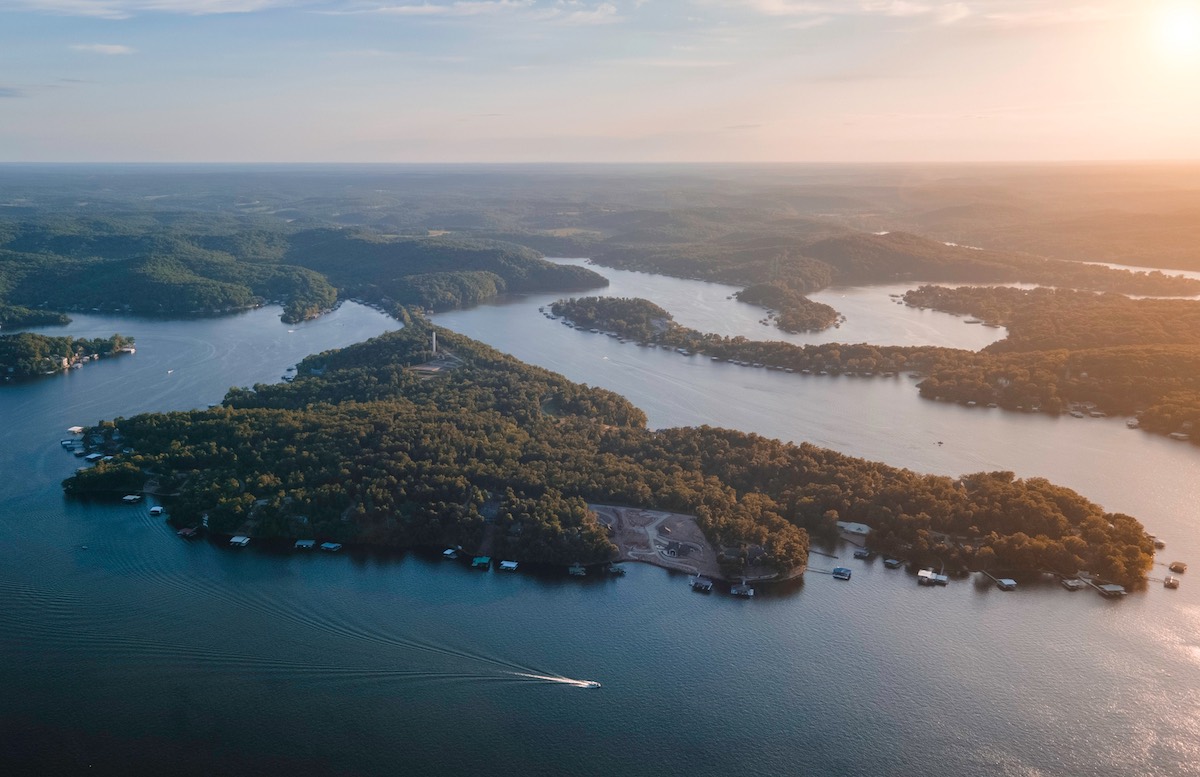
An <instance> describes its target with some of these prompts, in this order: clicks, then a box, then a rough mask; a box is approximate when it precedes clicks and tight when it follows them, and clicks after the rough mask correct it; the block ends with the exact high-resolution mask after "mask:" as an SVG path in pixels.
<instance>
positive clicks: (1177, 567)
mask: <svg viewBox="0 0 1200 777" xmlns="http://www.w3.org/2000/svg"><path fill="white" fill-rule="evenodd" d="M1167 569H1169V570H1171V571H1172V572H1178V573H1179V574H1181V575H1182V574H1183V573H1184V572H1186V571H1187V564H1185V563H1183V562H1182V561H1172V562H1171V565H1170V566H1168V567H1167Z"/></svg>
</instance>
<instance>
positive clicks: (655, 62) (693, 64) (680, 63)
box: [615, 59, 733, 69]
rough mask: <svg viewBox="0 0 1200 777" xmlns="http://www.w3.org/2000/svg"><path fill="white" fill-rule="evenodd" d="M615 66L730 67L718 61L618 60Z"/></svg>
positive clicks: (722, 61) (726, 63)
mask: <svg viewBox="0 0 1200 777" xmlns="http://www.w3.org/2000/svg"><path fill="white" fill-rule="evenodd" d="M615 64H618V65H634V66H636V67H662V68H681V69H696V68H708V67H726V66H728V65H732V64H733V63H732V62H729V61H728V60H719V59H620V60H617V61H616V63H615Z"/></svg>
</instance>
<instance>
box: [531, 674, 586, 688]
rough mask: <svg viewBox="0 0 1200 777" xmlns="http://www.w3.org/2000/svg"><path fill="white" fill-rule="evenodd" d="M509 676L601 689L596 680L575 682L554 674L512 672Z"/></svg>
mask: <svg viewBox="0 0 1200 777" xmlns="http://www.w3.org/2000/svg"><path fill="white" fill-rule="evenodd" d="M509 674H512V675H514V676H515V677H524V678H526V679H528V680H538V681H540V682H544V683H560V684H562V685H573V686H575V687H576V688H599V687H600V683H598V682H596V681H595V680H575V679H572V678H570V677H559V676H557V675H552V674H529V673H527V672H510V673H509Z"/></svg>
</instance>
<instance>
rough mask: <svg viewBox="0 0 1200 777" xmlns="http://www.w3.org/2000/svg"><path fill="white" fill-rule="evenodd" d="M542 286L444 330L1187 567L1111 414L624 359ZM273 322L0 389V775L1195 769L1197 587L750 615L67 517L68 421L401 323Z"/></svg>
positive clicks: (116, 327)
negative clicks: (542, 310) (1097, 526)
mask: <svg viewBox="0 0 1200 777" xmlns="http://www.w3.org/2000/svg"><path fill="white" fill-rule="evenodd" d="M604 272H605V273H606V274H610V275H611V276H612V277H613V278H614V285H613V287H612V288H611V289H609V290H608V292H609V293H614V294H622V295H629V294H632V293H638V294H640V295H641V296H648V297H650V298H652V299H654V300H655V301H657V302H659V303H660V304H662V305H664V306H665V307H667V308H668V309H670V310H672V312H674V313H676V314H677V315H679V316H680V319H681V320H683V321H684V323H687V324H689V325H691V326H697V327H698V328H702V329H708V330H718V331H725V332H727V333H729V334H734V333H738V332H739V330H740V329H741V328H748V330H749V331H746V332H742V333H745V334H748V335H749V334H750V332H755V333H756V334H755V336H758V337H761V336H762V334H761V333H763V332H766V331H767V330H766V329H765V328H763V327H761V326H759V325H758V324H756V323H755V322H756V320H757V318H759V317H760V316H761V314H758V313H757V311H754V310H753V309H749V310H750V314H749V318H748V319H745V318H738V316H741V315H742V313H741V312H738V311H737V310H736V309H737V308H747V306H741V305H738V304H737V303H735V302H733V301H728V300H725V299H724V297H725V296H727V293H728V292H727V290H726V287H713V286H711V285H709V284H697V283H692V282H687V281H673V280H669V279H661V278H652V277H651V276H644V275H637V274H632V273H630V274H618V273H613V272H611V271H608V270H604ZM625 276H632V277H631V279H629V280H628V283H629V284H633V285H627V283H626V281H627V279H626V277H625ZM650 283H653V284H655V285H654V286H653V291H646V290H645V289H647V288H650V287H649V286H647V284H650ZM639 289H642V290H640V291H639ZM831 293H846V294H847V299H850V298H853V299H854V300H855V303H854V304H855V305H857V306H858V307H856V308H855V310H857V311H861V313H858V314H857V315H858V316H860V317H862V318H863V319H864V320H863V321H861V322H858V323H855V324H853V325H854V326H860V327H861V330H860V331H862V332H870V331H875V332H878V333H879V338H880V339H879V340H877V341H879V342H887V340H886V339H882V338H884V337H885V335H886V333H887V332H889V331H895V332H896V333H897V337H898V338H901V337H904V338H910V339H908V340H902V341H905V342H914V341H917V342H920V341H924V342H937V343H939V344H960V343H961V341H960V340H959V338H965V337H979V336H982V335H983V333H981V332H980V331H979V328H977V327H969V326H964V325H963V324H962V322H961V320H960V319H956V318H954V317H951V316H942V315H941V314H933V313H928V312H927V313H921V312H920V311H909V310H908V309H907V308H902V307H901V306H898V305H894V304H892V303H890V302H889V301H888V300H889V298H888V297H887V294H888V293H889V292H887V291H883V292H882V293H878V292H877V291H876V290H866V291H862V292H861V293H860V292H859V291H855V292H831ZM698 298H699V299H702V300H705V303H704V305H697V304H696V303H695V300H696V299H698ZM551 299H553V297H549V296H547V297H528V298H524V299H522V300H517V301H509V302H508V303H507V304H503V305H491V306H485V307H481V308H477V309H475V310H471V311H462V312H457V313H453V314H446V315H443V316H439V317H438V320H439V322H440V323H443V324H445V325H447V326H451V327H453V328H455V329H457V330H459V331H462V332H464V333H466V334H468V335H471V336H473V337H477V338H479V339H482V340H485V341H487V342H490V343H492V344H494V345H497V346H499V347H500V348H502V349H504V350H508V351H510V352H513V353H516V354H517V355H518V356H520V357H521V358H523V359H526V360H528V361H531V362H534V363H538V364H543V365H545V366H548V367H551V368H553V369H555V370H558V371H561V372H563V373H565V374H567V375H568V376H569V377H572V378H574V379H576V380H582V381H586V382H589V383H593V384H596V385H602V386H606V387H609V388H613V389H616V390H618V391H621V392H622V393H624V394H626V395H627V396H629V397H630V398H631V399H632V400H633V401H634V402H636V403H637V404H639V405H640V406H642V407H643V408H645V409H646V410H647V412H648V413H649V414H650V416H651V422H652V424H653V425H655V426H665V425H669V424H680V423H684V424H690V423H701V422H707V423H714V424H722V425H727V426H735V427H738V428H743V429H747V430H751V431H759V432H763V433H769V434H773V435H776V436H782V437H785V438H788V439H811V440H814V441H817V442H820V443H822V444H826V445H830V446H833V447H836V448H838V449H839V450H843V451H847V452H851V453H856V454H860V455H865V456H870V457H873V458H881V459H884V460H887V461H889V462H891V463H893V464H900V465H904V466H911V467H915V468H919V469H922V470H928V471H939V472H962V471H970V470H977V469H981V468H1007V469H1015V470H1017V471H1019V472H1021V473H1023V474H1034V473H1037V474H1044V475H1046V476H1049V477H1051V478H1052V479H1055V480H1057V481H1059V482H1063V483H1066V484H1068V485H1072V486H1074V487H1076V488H1079V489H1080V490H1081V491H1083V492H1084V493H1085V494H1087V495H1088V496H1090V497H1092V498H1094V499H1097V500H1099V501H1101V502H1102V503H1104V504H1106V506H1109V507H1110V508H1113V509H1124V510H1128V511H1130V512H1133V513H1135V514H1137V515H1140V516H1142V517H1143V518H1145V519H1146V522H1147V523H1148V525H1149V526H1150V529H1151V530H1152V531H1157V533H1159V534H1160V535H1161V536H1163V537H1164V538H1165V539H1166V540H1167V541H1168V543H1170V546H1169V550H1168V554H1169V555H1170V556H1171V557H1172V558H1174V557H1179V558H1190V559H1192V560H1195V559H1196V557H1197V556H1196V553H1195V551H1196V550H1197V548H1196V545H1195V540H1194V534H1195V533H1194V531H1192V530H1190V522H1191V521H1192V519H1193V516H1192V511H1193V509H1194V507H1193V506H1194V505H1195V504H1196V503H1197V501H1196V496H1197V495H1196V494H1195V493H1194V490H1195V489H1196V484H1197V483H1198V482H1200V480H1198V479H1197V477H1196V475H1197V474H1198V473H1197V467H1198V466H1200V457H1198V456H1197V455H1196V452H1195V449H1193V448H1191V447H1189V446H1186V445H1185V446H1180V445H1171V444H1169V443H1168V442H1167V441H1161V440H1156V439H1154V438H1150V437H1148V436H1146V435H1142V434H1140V433H1136V432H1130V431H1128V430H1126V429H1125V428H1124V427H1123V425H1121V423H1120V422H1119V421H1118V420H1113V421H1109V422H1105V421H1092V420H1087V421H1081V420H1076V419H1070V420H1069V421H1058V420H1053V419H1047V418H1041V417H1034V416H1020V415H1011V414H1001V413H999V412H998V411H985V410H978V411H972V410H967V409H965V408H958V407H952V406H946V405H940V404H934V403H928V402H922V401H920V400H918V399H917V398H916V395H915V389H914V388H913V387H912V385H911V384H910V382H909V381H908V379H898V380H891V381H886V380H862V379H849V378H837V379H824V380H821V379H817V378H807V379H806V378H803V377H801V376H797V375H785V374H781V373H767V372H763V371H755V370H747V369H739V368H736V367H732V366H730V365H722V364H713V363H711V362H706V361H701V360H700V359H698V358H693V359H685V358H684V357H679V356H676V355H673V354H670V353H667V352H665V351H655V352H651V351H648V350H646V349H639V348H637V347H635V346H632V345H627V346H621V345H618V344H617V343H616V342H615V341H613V340H610V339H609V338H605V337H598V336H594V335H586V334H584V333H580V332H576V331H574V330H568V329H567V328H566V327H563V326H562V325H560V324H557V323H555V322H552V321H549V320H547V319H545V318H544V317H542V316H541V315H539V314H538V313H537V308H538V306H539V305H542V304H545V303H546V302H548V301H550V300H551ZM705 306H707V307H705ZM840 309H842V310H843V311H845V312H847V313H848V314H849V305H845V306H840ZM685 310H690V311H693V313H692V315H695V316H696V317H697V318H696V319H694V320H687V319H685V318H684V316H683V315H681V314H682V313H683V312H684V311H685ZM276 316H277V311H270V310H264V311H257V312H254V313H250V314H246V315H244V316H238V317H236V318H230V319H220V320H202V321H191V322H174V323H159V322H155V323H153V324H150V323H148V322H144V321H138V320H128V319H114V318H108V317H105V318H87V317H84V318H81V319H80V320H79V321H78V322H77V323H76V324H74V325H72V327H70V329H69V330H68V331H69V332H70V333H72V334H79V335H83V334H86V335H97V334H111V333H112V332H113V331H120V332H122V333H126V334H133V335H135V336H137V337H138V353H137V354H136V355H135V356H133V357H129V358H126V359H120V360H112V361H106V362H100V363H97V364H93V365H89V366H88V367H86V368H84V369H82V370H80V371H77V372H75V373H73V374H71V375H67V376H61V377H56V378H51V379H47V380H43V381H39V382H36V383H32V384H24V385H21V386H17V387H6V388H4V390H3V391H2V392H0V412H2V414H3V418H4V421H5V426H6V428H7V432H8V434H7V440H6V442H7V445H5V446H3V447H2V448H0V464H2V465H3V466H4V469H5V472H6V474H7V475H8V476H7V477H6V478H5V479H4V480H3V481H0V547H3V548H4V549H5V553H4V555H3V563H2V564H0V591H3V593H4V594H5V597H6V600H7V603H8V605H9V606H8V608H7V613H6V614H7V616H8V617H6V618H5V619H4V621H3V623H4V626H3V628H0V651H2V652H0V659H2V660H0V683H2V687H4V689H5V692H4V693H3V694H2V695H0V731H2V732H3V734H0V748H2V749H0V762H2V763H4V764H5V765H6V771H7V772H10V773H39V774H48V773H63V774H66V773H76V772H80V771H84V770H85V769H86V770H88V771H91V772H94V773H118V772H120V773H122V774H127V773H130V772H131V771H132V772H135V773H136V772H142V771H149V770H151V769H156V770H161V771H162V773H168V774H177V773H195V774H232V773H239V774H246V773H277V772H283V771H285V770H286V771H288V772H291V773H296V774H328V773H344V774H385V773H386V774H396V773H403V774H468V773H472V774H473V773H478V772H479V771H481V770H488V771H497V772H501V773H504V772H513V773H518V774H530V775H542V774H544V775H561V774H565V773H570V774H581V775H612V774H631V775H658V774H680V775H729V774H761V775H778V774H846V775H890V774H900V773H914V772H917V771H924V772H931V773H939V774H940V773H947V774H962V773H982V774H1003V775H1007V774H1012V775H1028V774H1070V775H1143V774H1149V773H1156V774H1194V773H1196V767H1195V766H1194V763H1195V762H1196V759H1197V757H1198V756H1200V712H1198V709H1200V688H1198V683H1197V675H1198V670H1200V598H1198V597H1197V596H1196V594H1195V591H1194V590H1193V586H1191V585H1190V583H1191V581H1190V580H1188V579H1186V578H1185V581H1184V587H1183V588H1182V589H1181V590H1179V591H1175V592H1168V591H1163V590H1162V589H1161V588H1156V587H1152V588H1151V589H1150V590H1149V591H1148V592H1146V593H1144V594H1139V595H1135V596H1130V597H1128V598H1127V599H1125V600H1123V601H1119V602H1110V601H1106V600H1102V599H1100V598H1099V597H1097V596H1094V595H1091V594H1089V593H1084V592H1080V593H1075V594H1070V593H1067V592H1065V591H1063V590H1061V589H1059V588H1057V587H1055V586H1052V585H1046V586H1042V587H1039V586H1036V585H1034V586H1025V587H1023V588H1022V590H1020V591H1018V592H1016V593H1011V594H1005V593H1001V592H999V591H997V590H995V589H994V588H991V587H989V586H986V585H982V584H977V583H975V582H972V581H956V582H954V583H953V584H952V585H951V586H949V587H948V588H945V589H936V590H926V589H921V588H918V587H917V586H916V584H915V581H914V579H913V578H912V577H911V576H908V575H906V574H905V573H903V572H901V571H892V570H885V569H883V568H882V566H881V565H879V564H878V563H872V564H864V563H862V562H856V561H850V562H849V564H850V565H851V566H852V567H853V569H854V572H855V574H854V579H853V580H852V581H851V582H849V583H840V582H836V581H833V580H832V579H831V578H829V577H828V576H825V575H821V574H816V573H813V574H810V575H808V576H807V577H806V578H805V580H804V582H803V583H802V584H801V585H799V586H797V587H796V588H794V589H792V590H789V591H780V592H776V593H774V594H769V595H766V596H761V597H759V598H757V599H755V600H753V601H742V600H735V599H732V598H729V597H726V596H720V595H714V596H700V595H694V594H692V593H691V592H690V591H689V590H688V589H687V588H686V586H685V585H684V579H683V578H682V577H679V576H673V575H671V574H668V573H666V572H664V571H663V570H659V569H656V568H652V567H646V566H641V565H632V566H631V568H630V572H629V575H628V576H626V577H625V578H621V579H617V580H598V579H590V578H589V579H586V580H583V581H579V580H573V579H568V578H565V576H559V575H555V574H545V575H531V574H523V573H522V574H517V575H502V574H499V573H478V572H472V571H471V570H468V569H464V568H462V567H459V566H456V565H454V564H450V563H445V562H441V561H438V560H436V559H431V558H427V557H425V556H423V555H420V554H407V555H403V556H384V555H377V554H354V553H344V554H341V555H322V554H310V555H272V554H269V553H264V552H261V551H259V550H256V549H255V548H254V547H251V548H248V549H246V550H245V551H240V552H233V551H229V550H227V549H225V548H222V547H218V546H213V545H209V544H206V543H192V544H189V543H185V542H182V541H180V540H178V539H177V538H176V537H175V536H174V535H173V533H172V532H171V531H170V530H169V529H168V528H167V527H166V525H165V524H163V523H162V522H161V521H160V520H158V519H154V518H151V517H150V516H149V515H148V508H149V506H148V505H138V506H133V507H125V506H115V505H81V504H76V503H68V502H65V501H64V500H63V498H62V496H61V492H60V490H59V487H58V482H59V480H60V479H61V478H63V477H65V476H66V475H68V474H70V472H71V471H72V470H73V469H74V467H76V466H77V460H76V459H74V458H73V457H71V456H69V455H67V454H65V453H63V452H62V451H61V450H60V448H59V445H58V439H59V438H60V437H61V436H63V430H64V429H65V428H66V427H67V426H69V425H71V424H74V423H89V422H94V421H95V420H98V419H99V418H109V417H113V416H116V415H128V414H132V413H135V412H141V411H144V410H166V409H172V408H193V407H203V406H204V405H206V404H208V403H211V402H215V401H217V400H218V399H219V398H220V396H221V394H222V393H223V391H224V390H225V388H227V387H228V386H230V385H245V384H249V383H253V382H256V381H270V380H275V379H278V377H279V376H280V375H282V374H283V370H284V369H285V368H286V367H287V366H288V365H290V364H293V363H295V361H296V360H298V359H299V358H300V357H301V356H303V355H305V354H307V353H309V352H312V351H317V350H322V349H325V348H329V347H335V346H339V345H344V344H348V343H350V342H355V341H358V340H362V339H365V338H366V337H369V336H371V335H374V334H377V333H380V332H382V331H384V330H386V329H389V328H392V327H393V326H394V324H393V322H390V321H388V320H387V319H385V318H383V317H382V316H380V315H379V314H377V313H375V312H374V311H371V310H369V309H366V308H362V307H360V306H355V305H345V306H343V307H342V308H341V309H340V310H339V311H338V312H337V313H335V314H333V315H332V316H329V317H326V318H325V319H322V320H320V321H316V322H310V323H308V324H305V325H302V326H296V327H288V326H286V325H283V324H281V323H279V321H278V319H277V317H276ZM872 316H878V317H877V318H872ZM910 316H911V320H907V318H906V317H910ZM851 325H852V324H851V322H847V324H846V325H844V326H843V330H842V332H839V333H838V334H839V335H842V334H845V333H846V332H847V330H848V328H849V327H850V326H851ZM756 327H757V329H756ZM289 329H294V330H295V331H291V332H289V331H288V330H289ZM59 331H62V330H59ZM989 331H990V335H989V336H995V333H996V330H989ZM901 332H903V333H906V334H904V335H900V334H899V333H901ZM846 339H849V338H848V337H847V338H846ZM863 339H866V338H863ZM968 347H971V346H968ZM168 370H174V372H170V373H168ZM937 440H942V441H943V442H944V445H942V446H940V447H939V446H937V445H936V441H937ZM832 563H833V562H832V560H830V559H825V558H823V557H814V558H813V566H814V567H816V568H821V567H822V566H832ZM518 673H524V674H537V675H551V674H556V675H563V676H566V677H570V678H577V679H592V680H599V681H601V682H602V683H603V684H604V687H603V688H602V689H600V690H582V689H579V688H575V687H571V686H569V685H565V684H560V683H552V682H546V681H538V680H533V679H530V678H523V677H520V676H518Z"/></svg>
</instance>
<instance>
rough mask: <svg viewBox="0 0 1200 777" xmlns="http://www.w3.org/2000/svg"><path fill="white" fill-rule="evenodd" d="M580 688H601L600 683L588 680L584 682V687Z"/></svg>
mask: <svg viewBox="0 0 1200 777" xmlns="http://www.w3.org/2000/svg"><path fill="white" fill-rule="evenodd" d="M579 687H580V688H599V687H600V683H598V682H596V681H595V680H586V681H584V683H583V684H582V685H580V686H579Z"/></svg>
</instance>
